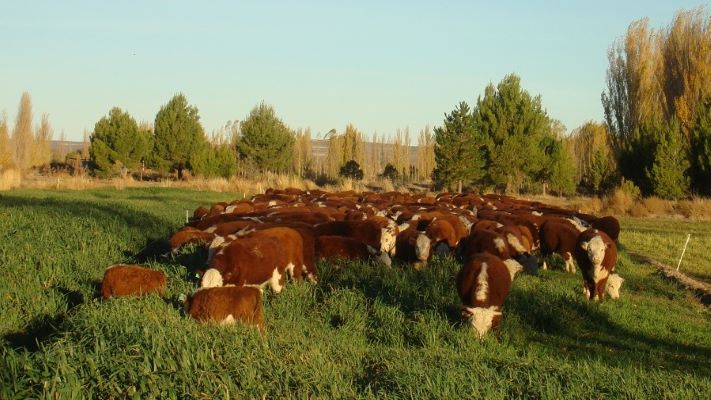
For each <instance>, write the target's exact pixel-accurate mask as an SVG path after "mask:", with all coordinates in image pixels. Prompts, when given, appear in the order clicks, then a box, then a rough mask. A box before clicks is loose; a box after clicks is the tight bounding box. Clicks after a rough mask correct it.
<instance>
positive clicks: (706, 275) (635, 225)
mask: <svg viewBox="0 0 711 400" xmlns="http://www.w3.org/2000/svg"><path fill="white" fill-rule="evenodd" d="M620 225H621V227H622V229H621V233H620V243H621V244H622V245H623V246H624V247H625V248H626V249H629V250H631V251H635V252H638V253H642V254H644V255H646V256H649V257H652V258H653V259H655V260H657V261H660V262H663V263H665V264H667V265H670V266H673V267H675V268H676V266H677V263H678V262H679V257H680V256H681V252H682V249H683V248H684V243H685V242H686V236H687V234H691V238H690V240H689V244H688V246H687V248H686V253H684V258H683V259H682V263H681V266H680V271H682V272H684V273H685V274H687V275H689V276H692V277H695V278H697V279H700V280H702V281H705V282H707V283H711V261H710V260H709V256H708V254H709V250H710V249H711V221H688V220H680V219H656V218H655V219H652V218H630V217H626V218H622V219H621V221H620Z"/></svg>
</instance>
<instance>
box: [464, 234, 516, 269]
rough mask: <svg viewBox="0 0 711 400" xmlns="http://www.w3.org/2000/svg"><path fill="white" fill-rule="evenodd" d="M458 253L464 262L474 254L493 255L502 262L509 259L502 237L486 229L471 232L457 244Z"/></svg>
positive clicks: (506, 245) (509, 255)
mask: <svg viewBox="0 0 711 400" xmlns="http://www.w3.org/2000/svg"><path fill="white" fill-rule="evenodd" d="M458 253H459V256H460V257H461V259H462V260H464V262H467V261H468V260H469V259H470V258H471V257H472V256H473V255H474V254H476V253H489V254H493V255H495V256H497V257H499V258H501V259H502V260H505V259H507V258H511V252H510V251H509V245H508V244H507V243H506V238H505V237H504V235H502V234H500V233H498V232H496V231H492V230H488V229H474V230H472V233H470V234H469V236H467V237H466V238H464V240H462V241H461V242H460V243H459V247H458Z"/></svg>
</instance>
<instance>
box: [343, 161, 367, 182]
mask: <svg viewBox="0 0 711 400" xmlns="http://www.w3.org/2000/svg"><path fill="white" fill-rule="evenodd" d="M338 175H340V176H342V177H344V178H350V179H354V180H357V181H359V180H362V179H363V170H362V169H361V168H360V164H358V162H357V161H356V160H348V161H347V162H346V163H345V164H343V166H342V167H341V170H340V171H339V172H338Z"/></svg>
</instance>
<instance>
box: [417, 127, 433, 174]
mask: <svg viewBox="0 0 711 400" xmlns="http://www.w3.org/2000/svg"><path fill="white" fill-rule="evenodd" d="M434 148H435V138H434V135H433V134H432V132H431V131H430V126H429V125H427V126H425V128H424V129H422V130H421V131H420V136H419V138H418V139H417V179H419V180H426V179H430V178H431V177H432V171H434V168H435V153H434Z"/></svg>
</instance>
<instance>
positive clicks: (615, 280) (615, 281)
mask: <svg viewBox="0 0 711 400" xmlns="http://www.w3.org/2000/svg"><path fill="white" fill-rule="evenodd" d="M624 282H625V278H623V277H621V276H619V275H617V274H612V275H610V277H609V278H607V283H606V284H605V293H607V294H608V296H610V298H611V299H619V298H620V288H621V287H622V284H623V283H624Z"/></svg>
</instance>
